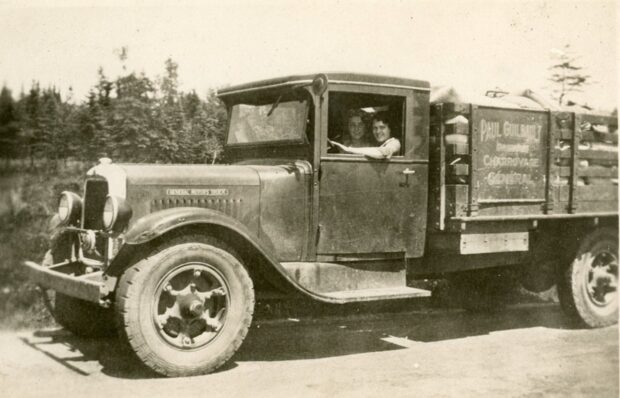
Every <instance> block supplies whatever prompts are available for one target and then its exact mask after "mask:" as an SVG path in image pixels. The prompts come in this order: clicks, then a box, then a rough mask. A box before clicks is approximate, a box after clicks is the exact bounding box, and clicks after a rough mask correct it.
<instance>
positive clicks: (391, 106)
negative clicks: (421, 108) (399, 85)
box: [327, 92, 405, 156]
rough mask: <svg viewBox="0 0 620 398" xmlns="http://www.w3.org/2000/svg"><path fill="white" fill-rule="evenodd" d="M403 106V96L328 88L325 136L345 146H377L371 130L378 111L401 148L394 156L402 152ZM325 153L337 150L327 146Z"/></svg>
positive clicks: (378, 144)
mask: <svg viewBox="0 0 620 398" xmlns="http://www.w3.org/2000/svg"><path fill="white" fill-rule="evenodd" d="M404 110H405V97H400V96H391V95H377V94H364V93H352V92H331V93H330V94H329V111H328V112H329V113H328V130H327V131H328V132H327V138H329V139H330V140H332V141H337V142H339V143H342V144H344V145H347V146H357V147H364V146H369V147H378V146H380V145H381V144H380V142H378V141H377V139H376V138H375V136H374V134H373V125H372V121H373V118H374V117H375V116H376V115H379V114H380V115H383V116H387V118H388V119H389V120H390V130H391V137H394V138H396V139H398V140H399V141H400V143H401V151H400V153H398V154H397V155H396V156H402V154H403V153H402V152H403V148H404V138H405V134H404V132H405V118H404V114H405V112H404ZM328 153H338V150H337V149H336V148H328ZM350 156H360V155H350Z"/></svg>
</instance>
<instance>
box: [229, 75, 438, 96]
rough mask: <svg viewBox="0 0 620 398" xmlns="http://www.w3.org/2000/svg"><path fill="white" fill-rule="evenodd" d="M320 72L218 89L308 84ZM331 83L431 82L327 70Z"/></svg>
mask: <svg viewBox="0 0 620 398" xmlns="http://www.w3.org/2000/svg"><path fill="white" fill-rule="evenodd" d="M320 75H321V74H320V73H316V74H307V75H290V76H284V77H276V78H272V79H266V80H260V81H255V82H249V83H243V84H238V85H234V86H230V87H226V88H222V89H220V90H218V92H217V94H218V96H220V97H224V96H229V95H234V94H242V93H245V92H250V91H254V90H262V89H268V88H278V87H285V86H289V85H297V84H308V83H312V81H313V80H314V79H315V78H316V77H317V76H320ZM323 75H325V76H326V77H327V80H328V82H330V83H347V84H360V85H372V86H384V87H398V88H412V89H421V90H425V91H429V90H430V83H429V82H428V81H425V80H417V79H409V78H402V77H395V76H385V75H373V74H364V73H352V72H326V73H323Z"/></svg>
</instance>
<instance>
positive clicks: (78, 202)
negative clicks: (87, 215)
mask: <svg viewBox="0 0 620 398" xmlns="http://www.w3.org/2000/svg"><path fill="white" fill-rule="evenodd" d="M63 202H66V204H65V205H63ZM63 208H66V210H63ZM57 213H58V217H59V219H60V224H61V225H68V224H73V223H76V222H77V221H79V219H80V216H81V215H82V198H81V197H80V196H79V195H78V194H76V193H74V192H71V191H63V192H61V193H60V197H59V199H58V209H57ZM63 215H64V217H63Z"/></svg>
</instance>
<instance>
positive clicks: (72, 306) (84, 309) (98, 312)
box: [43, 250, 116, 337]
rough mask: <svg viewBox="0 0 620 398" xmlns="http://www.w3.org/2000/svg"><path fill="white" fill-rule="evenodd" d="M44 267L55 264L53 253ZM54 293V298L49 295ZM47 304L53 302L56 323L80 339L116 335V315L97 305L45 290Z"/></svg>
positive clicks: (47, 258)
mask: <svg viewBox="0 0 620 398" xmlns="http://www.w3.org/2000/svg"><path fill="white" fill-rule="evenodd" d="M43 264H44V265H51V264H54V257H53V255H52V251H51V250H48V251H47V252H46V253H45V256H44V257H43ZM49 292H52V294H53V297H51V298H50V297H49V295H48V293H49ZM43 294H44V295H46V300H47V303H51V302H53V305H52V306H51V308H50V307H49V306H48V307H47V308H48V309H49V310H50V312H51V314H52V316H53V317H54V320H55V321H56V323H58V324H59V325H60V326H62V327H63V328H65V329H67V330H68V331H70V332H71V333H73V334H74V335H76V336H80V337H109V336H113V335H114V334H115V333H116V327H115V323H114V313H113V311H112V310H111V309H108V308H103V307H101V306H99V305H97V304H95V303H91V302H88V301H84V300H80V299H76V298H73V297H70V296H67V295H65V294H62V293H57V292H54V291H53V290H48V291H46V290H43Z"/></svg>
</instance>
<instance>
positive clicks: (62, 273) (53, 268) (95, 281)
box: [23, 261, 111, 306]
mask: <svg viewBox="0 0 620 398" xmlns="http://www.w3.org/2000/svg"><path fill="white" fill-rule="evenodd" d="M23 265H24V268H25V269H26V272H27V274H28V278H29V279H30V281H31V282H32V283H35V284H38V285H41V286H43V287H45V288H47V289H52V290H55V291H56V292H57V293H62V294H65V295H67V296H70V297H74V298H78V299H82V300H86V301H90V302H93V303H97V304H100V305H104V306H105V305H107V304H108V303H109V301H108V300H106V299H105V298H106V296H108V295H109V294H110V292H111V289H110V287H109V286H108V283H106V282H107V281H108V278H106V277H104V275H103V273H102V272H101V271H97V272H91V273H88V274H84V275H80V276H74V275H71V274H70V273H68V270H71V269H72V268H74V266H75V265H82V264H78V263H71V262H63V263H59V264H53V265H50V266H45V265H41V264H37V263H35V262H33V261H24V263H23Z"/></svg>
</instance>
